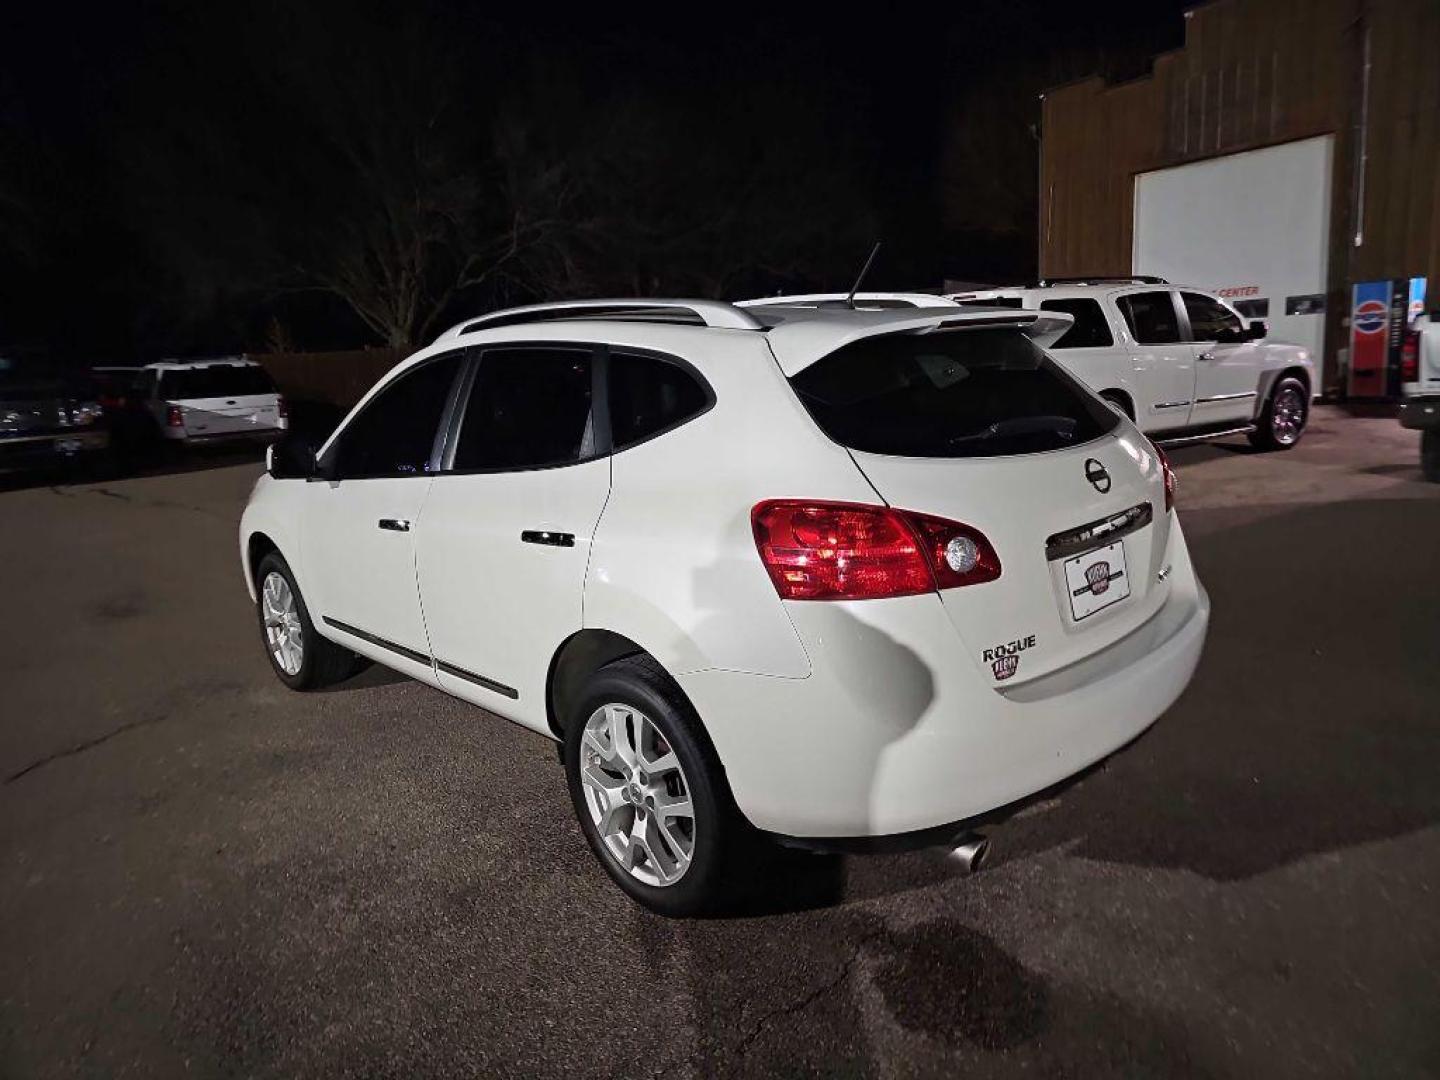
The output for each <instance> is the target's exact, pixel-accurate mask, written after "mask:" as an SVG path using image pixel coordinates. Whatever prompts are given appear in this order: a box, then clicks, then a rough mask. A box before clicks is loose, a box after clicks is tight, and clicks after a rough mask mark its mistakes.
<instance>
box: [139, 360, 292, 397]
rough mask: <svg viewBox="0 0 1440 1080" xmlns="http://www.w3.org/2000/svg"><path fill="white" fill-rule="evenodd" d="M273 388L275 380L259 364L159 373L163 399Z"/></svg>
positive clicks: (265, 391) (267, 391) (260, 391)
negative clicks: (272, 380) (257, 365)
mask: <svg viewBox="0 0 1440 1080" xmlns="http://www.w3.org/2000/svg"><path fill="white" fill-rule="evenodd" d="M274 392H275V384H274V383H273V382H271V380H270V376H269V375H267V374H266V373H265V369H264V368H262V367H252V366H241V365H239V364H219V365H215V366H213V367H203V368H191V369H190V370H188V371H167V372H165V373H164V374H163V375H161V376H160V394H159V396H160V397H161V398H162V399H163V400H166V401H180V400H185V399H187V398H213V397H241V396H242V395H245V394H273V393H274Z"/></svg>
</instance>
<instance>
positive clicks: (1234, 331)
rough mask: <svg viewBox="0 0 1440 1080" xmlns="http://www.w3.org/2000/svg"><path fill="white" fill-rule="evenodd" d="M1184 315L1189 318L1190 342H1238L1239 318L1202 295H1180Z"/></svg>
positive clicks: (1209, 297)
mask: <svg viewBox="0 0 1440 1080" xmlns="http://www.w3.org/2000/svg"><path fill="white" fill-rule="evenodd" d="M1180 299H1181V300H1183V301H1185V314H1186V315H1188V316H1189V317H1190V340H1191V341H1238V340H1240V316H1238V315H1236V314H1235V313H1234V312H1233V311H1231V310H1230V309H1229V308H1227V307H1226V306H1225V305H1224V304H1222V303H1220V301H1219V300H1216V299H1215V298H1214V297H1213V296H1206V295H1205V294H1204V293H1193V292H1187V293H1181V294H1180Z"/></svg>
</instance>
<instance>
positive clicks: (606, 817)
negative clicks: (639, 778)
mask: <svg viewBox="0 0 1440 1080" xmlns="http://www.w3.org/2000/svg"><path fill="white" fill-rule="evenodd" d="M580 781H581V783H583V784H584V785H585V786H586V787H588V788H590V789H591V795H590V797H591V800H592V801H591V807H592V814H591V816H592V817H593V818H594V819H595V828H596V829H597V830H598V831H599V833H600V835H601V836H610V835H611V834H613V833H616V832H619V831H620V830H621V829H622V828H623V827H624V826H625V824H626V823H627V815H628V814H630V813H633V808H632V807H631V805H630V804H629V803H628V802H626V801H625V781H624V780H622V779H620V778H619V777H615V776H611V775H610V774H609V773H607V772H605V771H604V770H603V769H599V768H596V767H595V766H593V765H589V766H586V767H585V768H584V769H583V770H582V771H581V773H580ZM596 812H598V814H597V813H596Z"/></svg>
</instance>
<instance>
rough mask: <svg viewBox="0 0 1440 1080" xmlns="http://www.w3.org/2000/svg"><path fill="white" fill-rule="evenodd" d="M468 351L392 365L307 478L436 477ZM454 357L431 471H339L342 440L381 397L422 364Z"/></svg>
mask: <svg viewBox="0 0 1440 1080" xmlns="http://www.w3.org/2000/svg"><path fill="white" fill-rule="evenodd" d="M468 352H469V350H468V349H466V348H460V349H447V350H445V351H444V352H440V353H435V354H434V355H433V356H427V357H425V359H423V360H421V361H419V362H418V363H415V364H407V365H406V366H405V367H404V368H401V369H400V370H395V369H394V368H392V369H391V371H390V372H389V373H387V375H386V377H385V378H384V379H383V380H382V381H381V382H380V383H378V384H377V385H376V386H374V387H373V388H372V389H371V391H370V392H369V393H368V394H367V395H366V397H365V401H364V404H363V405H361V406H360V407H359V408H358V409H355V410H354V411H353V412H351V414H350V415H349V416H347V417H346V418H345V419H344V421H342V422H341V424H340V426H339V427H337V428H336V429H335V430H334V431H333V432H331V433H330V438H329V439H327V440H326V442H325V445H324V447H322V449H321V452H320V453H319V454H318V455H317V456H316V459H315V473H314V475H312V476H308V477H306V480H307V481H317V480H318V481H324V482H327V483H333V484H341V483H345V482H346V481H347V480H348V481H358V480H416V479H425V480H428V479H430V478H432V477H434V476H435V475H436V474H435V471H434V466H435V464H436V463H437V458H436V453H435V450H436V442H437V440H438V438H439V436H440V433H441V432H443V431H445V430H446V425H447V424H448V423H449V420H450V413H451V409H452V406H453V405H454V395H455V387H456V385H457V384H459V383H460V382H461V381H462V380H463V379H464V377H465V372H466V370H467V366H468V364H469V357H468V356H467V355H466V354H467V353H468ZM454 357H458V358H459V360H460V367H459V369H458V370H457V371H456V372H455V376H454V378H453V379H452V380H451V382H450V390H449V392H448V393H447V394H446V398H445V405H444V406H443V407H442V408H441V410H440V419H439V421H438V422H437V423H436V425H435V437H434V438H432V439H431V441H430V456H429V457H428V458H426V459H425V464H426V468H427V470H429V471H426V472H420V473H414V474H412V475H409V476H406V475H403V474H402V475H396V476H389V475H386V476H344V475H342V474H340V473H339V472H338V467H339V457H340V445H341V443H342V442H344V440H345V436H346V434H347V433H348V432H349V431H350V429H351V428H352V427H354V426H355V424H356V423H358V422H359V420H360V417H362V416H364V415H365V414H366V413H367V412H369V411H370V409H371V408H373V407H374V405H375V402H377V401H379V400H380V398H381V397H382V396H383V395H384V394H385V393H386V392H387V391H389V390H390V388H391V387H393V386H394V385H395V384H396V383H398V382H399V381H400V380H401V379H403V378H405V377H406V376H408V375H410V374H411V373H413V372H416V371H419V370H420V369H421V368H422V367H426V366H428V365H430V364H436V363H439V362H440V361H442V360H449V359H451V358H454Z"/></svg>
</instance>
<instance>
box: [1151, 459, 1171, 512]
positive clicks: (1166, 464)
mask: <svg viewBox="0 0 1440 1080" xmlns="http://www.w3.org/2000/svg"><path fill="white" fill-rule="evenodd" d="M1150 445H1151V446H1154V447H1155V456H1156V457H1157V458H1159V459H1160V471H1161V472H1162V473H1163V474H1164V476H1165V512H1166V513H1167V514H1168V513H1169V512H1170V511H1171V510H1172V509H1174V507H1175V470H1174V469H1172V468H1171V467H1170V459H1169V458H1168V457H1166V456H1165V451H1164V450H1161V449H1160V447H1158V446H1155V444H1154V443H1151V444H1150Z"/></svg>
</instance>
